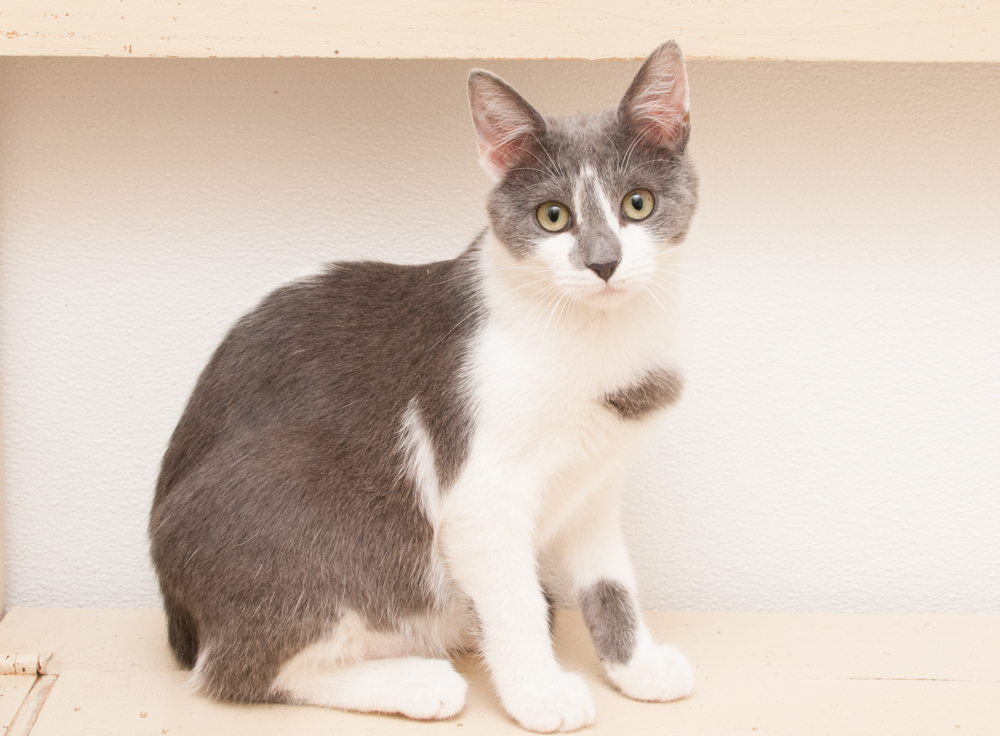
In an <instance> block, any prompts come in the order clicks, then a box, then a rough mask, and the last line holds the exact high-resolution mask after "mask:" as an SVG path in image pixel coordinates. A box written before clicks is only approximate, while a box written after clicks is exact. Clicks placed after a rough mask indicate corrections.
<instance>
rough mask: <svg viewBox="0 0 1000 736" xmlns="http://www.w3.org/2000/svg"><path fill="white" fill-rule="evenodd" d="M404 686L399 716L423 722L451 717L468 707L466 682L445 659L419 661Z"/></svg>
mask: <svg viewBox="0 0 1000 736" xmlns="http://www.w3.org/2000/svg"><path fill="white" fill-rule="evenodd" d="M406 680H407V682H406V683H405V685H404V686H403V687H400V688H399V690H398V692H399V696H400V699H399V703H398V706H399V711H398V712H399V713H401V714H402V715H404V716H406V717H407V718H414V719H416V720H420V721H432V720H440V719H442V718H451V717H452V716H454V715H456V714H457V713H458V712H459V711H460V710H462V708H463V707H464V706H465V693H466V691H467V690H468V689H469V685H468V683H466V682H465V679H464V678H463V677H462V676H461V675H460V674H458V673H457V672H456V671H455V668H454V667H452V666H451V662H448V661H447V660H444V659H419V660H415V661H414V664H413V665H412V666H411V667H410V668H409V669H408V671H407V673H406Z"/></svg>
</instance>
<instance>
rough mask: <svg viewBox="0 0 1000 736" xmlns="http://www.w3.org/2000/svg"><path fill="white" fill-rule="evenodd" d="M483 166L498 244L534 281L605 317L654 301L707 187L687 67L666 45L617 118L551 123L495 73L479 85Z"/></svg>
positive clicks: (473, 82) (474, 85)
mask: <svg viewBox="0 0 1000 736" xmlns="http://www.w3.org/2000/svg"><path fill="white" fill-rule="evenodd" d="M469 86H470V98H471V101H472V111H473V120H474V122H475V125H476V133H477V137H478V141H479V149H480V160H481V162H482V164H483V167H484V168H485V169H486V170H487V172H489V173H490V174H491V175H492V176H493V177H494V178H495V179H496V180H497V185H496V186H495V187H494V189H493V191H492V192H491V194H490V198H489V205H488V206H489V214H490V220H491V223H492V229H493V232H494V234H495V235H496V239H497V240H498V241H499V242H500V243H501V244H502V245H503V247H504V248H505V250H506V251H507V254H508V255H509V257H510V259H511V260H513V261H514V262H515V264H516V265H512V266H510V269H511V270H512V271H516V270H518V269H519V268H520V269H523V273H524V274H525V275H526V277H527V276H532V277H537V276H538V275H539V274H542V275H544V276H545V277H546V278H544V279H543V280H545V281H548V282H550V283H551V285H552V286H553V288H554V290H555V291H557V292H559V293H562V294H568V295H570V296H571V297H573V298H576V299H580V300H586V301H587V302H590V303H593V304H595V305H599V306H611V305H613V304H616V303H619V302H620V301H621V300H623V299H624V298H626V297H628V296H630V295H632V294H635V293H642V292H643V291H646V292H648V291H649V289H650V288H651V285H653V284H655V283H656V274H657V271H658V270H659V269H660V268H662V266H663V261H664V258H663V255H664V254H665V253H666V252H667V251H669V250H670V249H671V248H673V247H675V246H676V245H677V244H679V243H680V242H681V240H683V238H684V236H685V235H686V233H687V230H688V227H689V224H690V221H691V217H692V215H693V212H694V207H695V203H696V198H697V194H696V188H697V180H696V177H695V174H694V169H693V167H692V166H691V164H690V162H689V161H688V159H687V157H686V155H685V153H684V147H685V144H686V142H687V137H688V102H687V77H686V74H685V70H684V62H683V58H682V57H681V56H680V52H679V50H678V49H677V48H676V46H674V45H673V44H664V45H663V46H661V47H660V48H658V49H657V50H656V51H654V52H653V54H652V55H651V56H650V57H649V58H648V59H647V60H646V62H645V64H644V65H643V67H642V69H640V71H639V73H638V74H637V75H636V78H635V80H633V82H632V85H631V87H630V88H629V90H628V92H627V93H626V95H625V98H624V99H623V100H622V102H621V105H620V106H619V107H618V108H617V109H616V110H609V111H606V112H604V113H600V114H597V115H590V116H580V117H576V118H549V119H546V118H543V117H542V116H541V115H540V114H539V113H538V112H537V111H535V110H534V108H532V107H531V105H529V104H528V103H527V102H526V101H525V100H524V99H523V98H522V97H521V96H520V95H518V94H517V92H515V91H514V90H513V89H512V88H511V87H509V86H508V85H507V84H506V83H504V82H503V81H502V80H500V79H499V78H498V77H495V76H493V75H492V74H489V73H487V72H481V71H475V72H473V73H472V75H471V76H470V80H469Z"/></svg>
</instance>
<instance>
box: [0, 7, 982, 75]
mask: <svg viewBox="0 0 1000 736" xmlns="http://www.w3.org/2000/svg"><path fill="white" fill-rule="evenodd" d="M669 38H674V39H676V40H677V41H678V42H679V43H680V44H681V47H682V48H684V49H685V52H686V53H687V54H688V56H690V57H693V58H696V57H701V58H717V59H760V58H766V59H800V60H847V59H855V60H863V61H1000V0H982V1H981V2H976V1H975V0H816V1H815V2H802V0H657V1H652V2H651V1H648V0H646V1H643V0H637V1H636V2H628V3H625V2H621V0H552V1H550V2H538V1H537V0H417V1H414V0H383V1H380V2H373V1H372V0H336V1H331V0H272V1H267V0H89V1H88V0H7V1H6V2H4V3H3V4H2V5H0V55H31V56H39V55H50V56H133V57H134V56H141V57H148V56H153V57H173V56H179V57H215V56H219V57H259V56H267V57H278V56H311V57H333V56H337V57H354V58H536V59H550V58H551V59H564V58H583V59H603V58H642V57H644V56H645V55H646V54H647V53H648V52H649V51H650V49H652V48H653V47H654V46H656V45H657V44H658V43H660V42H662V41H664V40H666V39H669Z"/></svg>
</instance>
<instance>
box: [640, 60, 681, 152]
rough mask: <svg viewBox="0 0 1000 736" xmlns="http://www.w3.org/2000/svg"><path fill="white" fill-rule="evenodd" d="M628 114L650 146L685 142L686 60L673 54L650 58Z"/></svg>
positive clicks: (642, 72) (643, 70) (641, 71)
mask: <svg viewBox="0 0 1000 736" xmlns="http://www.w3.org/2000/svg"><path fill="white" fill-rule="evenodd" d="M636 83H637V87H638V88H637V89H634V90H633V91H632V96H631V99H627V101H626V104H625V105H624V107H625V112H626V114H627V116H628V119H629V120H630V122H631V123H632V126H633V127H634V128H635V130H636V133H637V134H641V135H643V137H644V139H645V140H646V141H648V142H649V143H652V144H654V145H661V146H671V145H675V144H677V143H678V142H680V141H681V140H683V139H684V137H685V134H686V132H687V127H688V121H689V118H690V115H689V103H688V81H687V72H686V70H685V68H684V60H683V58H681V57H680V56H678V55H675V54H672V53H669V52H668V53H660V54H658V55H657V56H655V57H653V58H650V59H649V60H648V61H647V62H646V64H645V65H644V68H643V69H641V70H640V72H639V75H638V77H637V79H636Z"/></svg>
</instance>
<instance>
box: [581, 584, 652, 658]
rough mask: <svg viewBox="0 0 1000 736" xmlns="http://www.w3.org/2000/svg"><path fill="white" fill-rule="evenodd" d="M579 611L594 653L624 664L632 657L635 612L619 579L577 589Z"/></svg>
mask: <svg viewBox="0 0 1000 736" xmlns="http://www.w3.org/2000/svg"><path fill="white" fill-rule="evenodd" d="M580 611H581V612H582V613H583V620H584V621H586V622H587V627H588V628H589V629H590V636H591V638H592V639H593V640H594V649H596V650H597V656H598V657H600V658H601V659H602V660H603V661H605V662H613V663H615V664H624V663H625V662H628V661H629V660H630V659H631V658H632V652H633V651H634V650H635V630H636V626H637V625H638V616H637V614H636V611H635V608H634V607H633V606H632V599H631V597H630V596H629V594H628V591H627V590H625V588H624V587H623V586H622V585H621V583H617V582H614V581H612V580H601V581H599V582H598V583H597V584H595V585H594V587H592V588H591V589H590V590H587V591H584V592H583V593H581V594H580Z"/></svg>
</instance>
